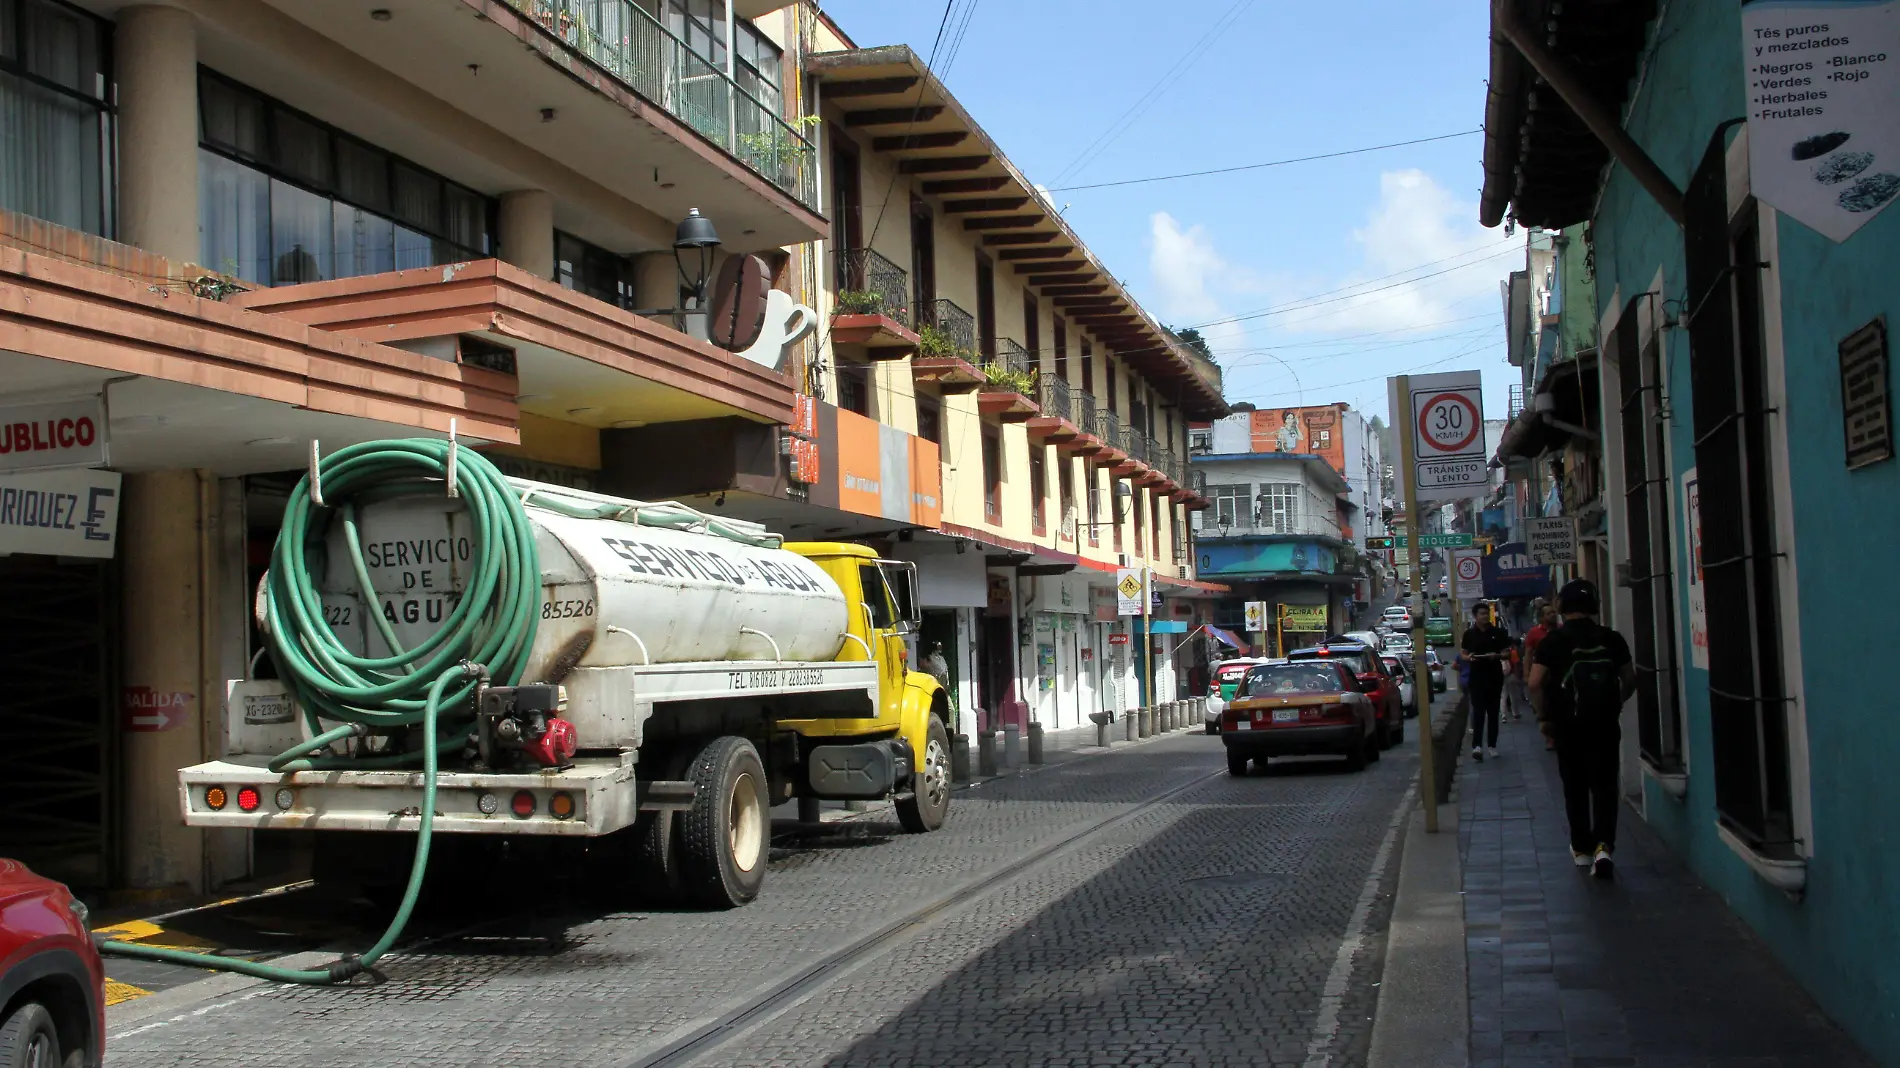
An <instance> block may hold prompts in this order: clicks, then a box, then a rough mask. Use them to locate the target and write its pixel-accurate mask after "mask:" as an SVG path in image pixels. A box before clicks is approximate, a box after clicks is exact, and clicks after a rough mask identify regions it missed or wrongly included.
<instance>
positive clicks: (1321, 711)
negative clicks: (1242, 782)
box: [1220, 659, 1379, 775]
mask: <svg viewBox="0 0 1900 1068" xmlns="http://www.w3.org/2000/svg"><path fill="white" fill-rule="evenodd" d="M1353 667H1354V665H1353V664H1351V663H1349V662H1348V661H1345V660H1332V659H1317V660H1300V661H1289V662H1287V663H1282V664H1262V665H1260V666H1258V667H1255V668H1253V669H1252V670H1250V671H1248V672H1247V679H1246V682H1245V683H1244V684H1243V686H1242V688H1241V691H1240V693H1239V694H1238V695H1236V697H1235V698H1234V701H1233V703H1232V704H1230V705H1228V706H1227V707H1226V709H1224V710H1223V711H1222V713H1221V729H1220V735H1221V745H1222V746H1223V747H1225V748H1226V750H1227V773H1228V774H1229V775H1245V774H1247V762H1248V761H1253V762H1255V763H1258V764H1260V765H1261V766H1262V767H1265V766H1266V763H1267V761H1268V760H1270V759H1271V758H1273V757H1277V756H1306V755H1311V754H1316V753H1337V754H1339V755H1340V756H1343V757H1345V758H1346V762H1347V763H1348V764H1349V765H1350V766H1351V767H1352V768H1353V770H1355V771H1357V770H1360V769H1363V768H1364V767H1365V766H1366V763H1367V762H1368V761H1373V760H1377V759H1379V739H1378V733H1377V732H1378V728H1377V725H1376V720H1375V719H1374V716H1373V709H1372V701H1371V699H1370V697H1368V695H1367V694H1366V693H1365V691H1364V688H1363V687H1362V685H1361V684H1360V682H1359V679H1358V677H1357V676H1356V675H1355V674H1354V673H1353Z"/></svg>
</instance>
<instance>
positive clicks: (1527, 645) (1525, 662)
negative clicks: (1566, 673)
mask: <svg viewBox="0 0 1900 1068" xmlns="http://www.w3.org/2000/svg"><path fill="white" fill-rule="evenodd" d="M1558 623H1559V620H1558V617H1557V606H1556V605H1554V604H1551V603H1549V602H1547V601H1539V602H1537V625H1536V626H1534V627H1532V628H1531V629H1530V631H1529V632H1528V633H1526V634H1525V635H1524V656H1523V659H1521V660H1519V661H1518V670H1519V671H1520V672H1521V673H1522V674H1525V675H1528V674H1529V673H1530V665H1532V664H1535V663H1536V662H1537V644H1538V643H1539V642H1541V641H1543V640H1544V639H1545V638H1547V637H1549V636H1550V632H1551V631H1553V630H1556V629H1557V626H1558ZM1537 729H1538V730H1539V731H1541V732H1542V733H1543V735H1544V748H1545V749H1555V748H1557V738H1556V735H1555V734H1553V733H1552V727H1551V724H1550V720H1549V719H1548V718H1547V717H1545V716H1543V715H1542V714H1539V715H1538V717H1537Z"/></svg>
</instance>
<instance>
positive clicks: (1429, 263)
mask: <svg viewBox="0 0 1900 1068" xmlns="http://www.w3.org/2000/svg"><path fill="white" fill-rule="evenodd" d="M1516 246H1517V242H1516V240H1514V239H1510V238H1507V239H1505V240H1504V241H1492V242H1489V243H1487V244H1483V245H1479V246H1477V247H1476V248H1468V249H1465V250H1464V251H1463V252H1454V253H1452V254H1451V255H1449V256H1442V257H1440V258H1438V259H1435V260H1426V261H1425V262H1424V263H1414V264H1412V265H1410V266H1409V267H1401V268H1399V269H1398V270H1396V271H1389V272H1387V273H1385V274H1380V275H1374V276H1372V277H1371V278H1362V279H1360V280H1359V281H1357V282H1353V283H1350V284H1348V285H1343V286H1336V287H1334V288H1332V289H1323V290H1320V291H1319V292H1318V293H1309V294H1307V295H1306V296H1303V297H1294V298H1293V299H1292V300H1289V301H1287V302H1285V303H1284V304H1272V305H1268V306H1267V307H1265V308H1255V309H1254V310H1253V311H1250V312H1241V313H1239V314H1241V315H1243V316H1246V315H1253V314H1255V313H1257V312H1266V311H1274V310H1279V309H1286V310H1293V309H1295V308H1296V307H1297V306H1298V305H1301V304H1304V303H1306V302H1307V301H1310V300H1314V299H1316V298H1319V297H1330V296H1332V295H1333V294H1334V293H1344V292H1347V291H1348V290H1354V289H1359V288H1360V287H1362V286H1369V285H1371V284H1372V283H1374V282H1383V281H1385V280H1386V279H1388V278H1397V277H1399V276H1400V275H1406V274H1411V273H1412V272H1413V271H1422V270H1424V269H1425V268H1427V267H1436V266H1438V265H1439V264H1441V263H1450V262H1451V261H1453V260H1461V259H1464V258H1465V257H1466V256H1473V255H1476V254H1478V253H1480V252H1486V251H1489V250H1492V249H1500V248H1503V249H1513V248H1516ZM1298 321H1304V320H1298ZM1225 322H1228V320H1226V319H1217V320H1215V321H1214V322H1212V323H1210V324H1208V325H1210V326H1219V325H1221V324H1222V323H1225ZM1182 329H1198V327H1183V328H1182Z"/></svg>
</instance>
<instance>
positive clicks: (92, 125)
mask: <svg viewBox="0 0 1900 1068" xmlns="http://www.w3.org/2000/svg"><path fill="white" fill-rule="evenodd" d="M109 32H110V24H109V23H106V22H105V21H103V20H101V19H98V18H95V17H94V16H92V15H89V14H87V13H85V12H83V11H79V10H77V9H75V8H70V7H67V6H65V5H64V4H56V3H52V2H51V0H0V208H4V209H6V210H8V211H17V212H19V213H21V214H23V215H30V216H32V217H34V218H36V219H44V220H46V221H47V222H50V223H54V224H57V225H59V226H64V227H68V228H70V229H74V230H83V231H85V232H86V233H89V234H98V235H100V236H102V237H110V236H111V235H112V231H113V218H112V203H113V197H112V188H113V180H112V151H111V147H110V146H111V144H112V138H113V129H112V112H111V109H110V108H109V107H108V106H107V103H106V45H107V41H108V40H109Z"/></svg>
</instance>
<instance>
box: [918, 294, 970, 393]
mask: <svg viewBox="0 0 1900 1068" xmlns="http://www.w3.org/2000/svg"><path fill="white" fill-rule="evenodd" d="M917 318H918V323H917V339H918V343H917V358H916V359H914V360H912V361H911V364H910V368H911V377H912V379H913V380H914V381H915V382H916V383H917V384H918V385H920V386H934V387H935V388H936V390H937V392H939V393H970V392H973V391H975V390H976V389H977V388H978V387H980V386H982V385H984V384H985V383H986V382H987V381H988V379H987V378H986V377H985V375H984V374H983V372H982V371H980V370H978V369H977V362H978V356H977V354H976V316H974V315H971V314H970V313H969V312H967V311H964V310H963V309H962V308H959V307H957V306H956V305H955V304H954V303H952V302H950V301H948V300H938V301H935V302H933V303H931V304H926V305H920V306H919V307H918V308H917Z"/></svg>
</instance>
